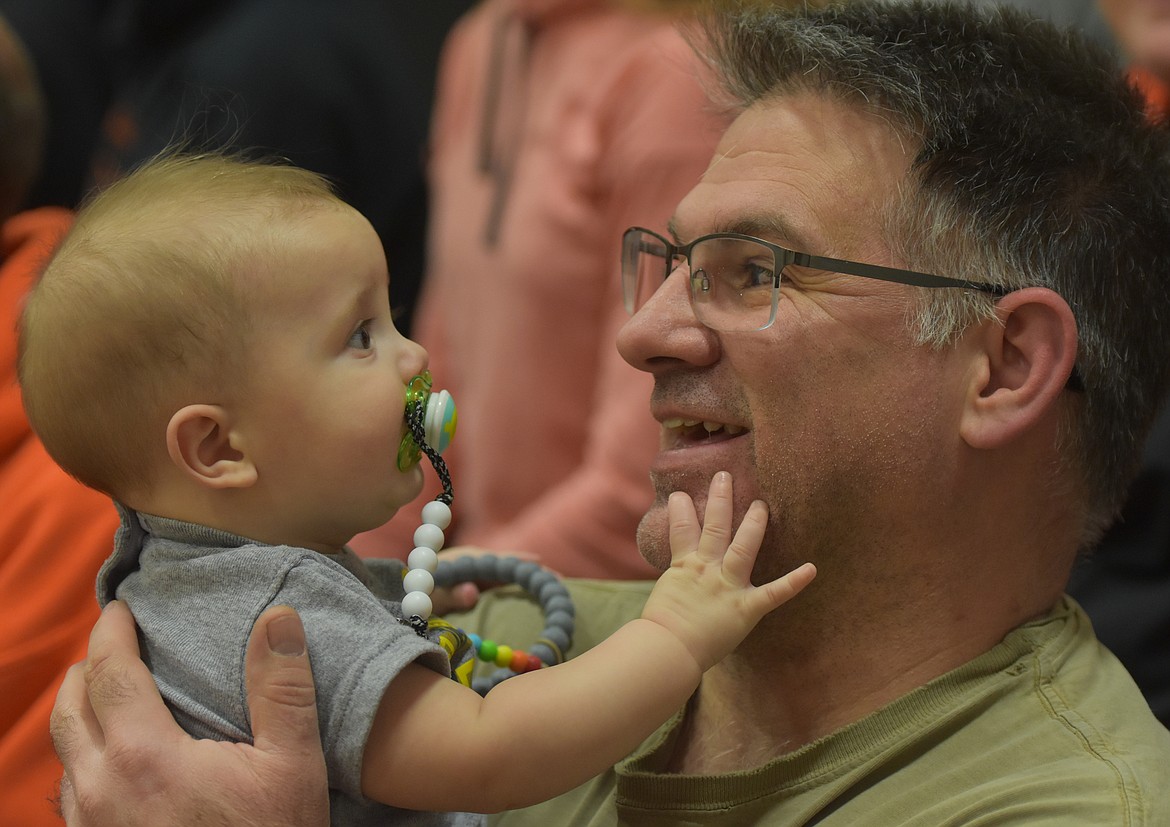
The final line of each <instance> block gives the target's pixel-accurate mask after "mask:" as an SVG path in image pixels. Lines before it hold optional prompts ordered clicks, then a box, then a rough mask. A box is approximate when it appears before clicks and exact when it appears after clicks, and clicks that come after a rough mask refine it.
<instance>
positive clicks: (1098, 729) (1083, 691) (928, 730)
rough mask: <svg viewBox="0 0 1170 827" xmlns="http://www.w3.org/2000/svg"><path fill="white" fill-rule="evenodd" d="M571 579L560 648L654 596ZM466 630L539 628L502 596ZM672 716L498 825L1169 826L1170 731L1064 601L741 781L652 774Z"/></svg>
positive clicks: (670, 735) (520, 637)
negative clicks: (603, 768)
mask: <svg viewBox="0 0 1170 827" xmlns="http://www.w3.org/2000/svg"><path fill="white" fill-rule="evenodd" d="M567 585H568V586H569V588H570V591H571V593H572V594H573V597H574V600H575V601H576V605H577V632H576V635H575V637H574V648H573V650H571V651H581V650H583V649H585V648H588V647H589V646H591V645H592V644H594V643H596V642H597V641H599V640H601V639H603V638H604V637H605V636H606V635H608V634H609V633H610V632H611V631H612V630H613V629H615V628H617V627H618V626H619V625H621V624H622V623H623V622H625V621H626V620H629V619H630V618H632V617H636V616H637V614H638V612H639V610H640V608H641V605H642V603H643V602H644V601H645V598H646V595H647V594H648V593H649V589H650V584H648V583H619V582H606V581H585V580H579V581H572V580H570V581H567ZM461 622H462V623H466V624H469V625H470V626H474V624H480V625H481V627H482V629H481V633H482V634H484V635H485V636H490V637H493V639H497V640H500V641H501V642H509V643H514V644H515V645H520V646H523V645H525V644H526V643H530V642H531V639H532V638H533V637H534V636H535V635H536V634H537V633H538V632H539V630H540V627H541V622H540V615H539V612H538V611H537V609H536V607H535V606H534V605H529V604H527V603H526V602H525V601H524V600H523V599H518V598H514V597H509V596H508V593H507V592H504V593H503V594H501V595H496V596H491V597H488V598H486V599H485V600H484V601H483V605H482V606H481V607H480V608H479V609H477V611H476V612H475V613H474V614H473V615H472V616H471V617H469V618H466V619H465V620H463V621H461ZM465 628H469V626H465ZM472 630H473V631H474V630H475V629H472ZM636 687H637V681H636V677H633V676H632V678H631V691H636ZM616 702H619V703H620V699H616ZM679 720H680V718H676V719H675V720H674V721H672V722H670V723H668V724H667V725H666V726H664V727H663V728H662V729H661V730H660V731H659V732H658V733H656V734H655V735H654V736H652V737H651V738H650V739H649V740H648V741H647V742H646V743H645V744H643V746H642V747H641V748H640V749H639V750H637V751H635V753H634V755H633V756H631V757H630V758H628V759H626V760H625V761H623V762H621V763H619V764H618V765H617V766H616V767H615V768H614V769H613V770H611V771H609V772H606V773H604V774H603V775H601V776H599V777H597V778H596V779H594V780H593V781H591V782H589V783H587V784H585V785H583V786H581V787H579V788H577V789H576V790H573V791H571V792H569V793H566V794H565V795H562V796H560V797H559V798H556V799H553V800H552V801H549V802H545V803H544V804H539V805H536V806H534V807H529V808H527V809H524V810H516V811H512V812H508V813H502V814H500V815H499V816H496V817H495V818H494V819H493V823H494V824H497V825H502V826H503V827H527V826H528V825H532V827H546V826H547V825H590V826H593V825H617V824H622V825H708V824H721V825H747V824H761V825H806V824H816V825H820V826H821V827H835V826H836V827H844V826H845V825H847V826H848V827H866V826H872V827H940V825H960V824H962V825H1053V826H1054V827H1055V825H1060V827H1070V826H1071V827H1076V825H1094V827H1099V825H1110V827H1112V826H1113V825H1119V826H1121V825H1135V826H1140V827H1145V826H1147V825H1150V826H1152V825H1159V827H1161V825H1170V733H1168V732H1167V730H1166V729H1165V728H1164V727H1163V726H1162V725H1161V724H1160V723H1158V721H1157V719H1155V718H1154V716H1153V714H1152V713H1151V712H1150V710H1149V707H1148V705H1147V704H1146V702H1145V700H1144V699H1143V697H1142V695H1141V693H1140V692H1139V691H1138V689H1137V687H1136V686H1135V685H1134V683H1133V681H1132V680H1131V679H1130V677H1129V675H1128V674H1127V673H1126V671H1125V669H1124V668H1123V667H1122V666H1121V664H1120V663H1119V662H1118V661H1117V659H1116V658H1114V657H1113V655H1112V654H1110V653H1109V651H1108V650H1106V649H1105V648H1104V647H1103V646H1101V644H1100V643H1099V642H1098V641H1097V639H1096V637H1095V636H1094V634H1093V631H1092V627H1091V625H1090V623H1089V619H1088V618H1087V617H1086V616H1085V614H1084V612H1083V611H1081V609H1080V607H1079V606H1077V605H1076V603H1075V602H1074V601H1073V600H1072V599H1070V598H1065V599H1064V600H1063V601H1062V602H1061V603H1060V604H1059V605H1058V606H1057V607H1056V608H1055V609H1054V610H1053V611H1052V612H1051V613H1050V614H1049V615H1047V616H1046V617H1044V618H1041V619H1039V620H1036V621H1033V622H1030V623H1026V624H1024V625H1023V626H1021V627H1019V628H1018V629H1016V630H1014V631H1013V632H1011V633H1010V634H1009V635H1008V636H1007V637H1006V638H1005V639H1004V640H1003V641H1002V642H1001V643H1000V644H999V645H997V646H996V647H994V648H993V649H991V650H990V651H988V652H986V653H984V654H983V655H981V656H980V657H978V658H976V659H975V660H973V661H971V662H970V663H968V664H966V665H965V666H962V667H960V668H958V669H956V670H954V671H953V672H949V673H947V674H945V675H943V676H941V677H939V678H937V679H935V680H933V681H931V682H930V683H928V684H926V685H925V686H922V687H920V688H918V689H916V690H915V691H913V692H911V693H910V694H908V695H906V696H904V697H902V698H901V699H899V700H897V701H895V702H893V703H891V704H889V705H888V706H886V707H884V708H882V709H880V710H878V711H877V712H874V713H873V714H871V715H869V716H868V717H866V718H864V719H862V720H860V721H857V722H856V723H854V724H851V725H849V726H846V727H844V728H843V729H840V730H838V731H837V732H834V733H833V734H831V735H829V736H827V737H825V738H823V739H821V740H819V741H816V742H814V743H812V744H809V745H807V746H805V747H803V748H801V749H799V750H797V751H796V752H793V753H791V754H788V755H785V756H784V757H782V758H779V759H777V760H775V761H772V762H769V763H767V764H765V765H763V766H760V767H758V768H756V769H753V770H750V771H747V772H740V773H734V774H730V775H720V776H682V775H677V774H668V773H664V772H661V771H660V770H659V767H661V766H662V765H663V764H664V762H665V761H666V760H667V758H668V757H669V755H670V750H671V746H672V744H673V739H674V737H675V734H676V733H677V731H678V724H679Z"/></svg>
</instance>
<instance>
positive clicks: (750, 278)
mask: <svg viewBox="0 0 1170 827" xmlns="http://www.w3.org/2000/svg"><path fill="white" fill-rule="evenodd" d="M743 269H744V276H745V278H744V285H743V286H744V287H745V288H747V287H771V286H772V282H773V280H774V278H775V276H774V274H773V273H772V268H771V267H770V266H767V267H766V266H764V265H762V264H748V265H747V266H745V267H744V268H743Z"/></svg>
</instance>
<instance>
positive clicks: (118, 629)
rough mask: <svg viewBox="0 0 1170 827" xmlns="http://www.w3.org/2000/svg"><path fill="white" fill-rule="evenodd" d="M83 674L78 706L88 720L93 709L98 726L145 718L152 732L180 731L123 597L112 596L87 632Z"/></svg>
mask: <svg viewBox="0 0 1170 827" xmlns="http://www.w3.org/2000/svg"><path fill="white" fill-rule="evenodd" d="M84 674H85V685H86V691H87V694H88V704H80V705H79V707H78V708H79V709H80V710H81V711H82V713H83V720H86V721H88V717H87V716H86V714H85V713H87V712H88V711H89V710H90V709H92V713H93V717H94V719H95V720H96V725H97V726H98V727H99V728H100V731H101V732H110V731H138V729H139V727H142V726H143V725H144V724H143V721H144V719H145V720H146V724H147V725H149V726H150V727H151V728H154V729H155V731H156V732H170V733H176V734H177V733H181V732H182V730H181V729H180V728H179V726H178V724H176V723H175V720H174V718H172V717H171V714H170V712H169V711H167V708H166V706H164V705H163V703H162V696H161V695H159V692H158V687H157V686H156V685H155V683H154V678H153V677H152V676H151V674H150V670H149V669H148V668H147V666H146V664H145V663H143V662H142V660H141V658H140V656H139V650H138V636H137V633H136V631H135V625H134V616H133V615H131V614H130V610H129V609H128V608H127V607H126V604H125V603H122V602H121V601H117V600H115V601H113V602H111V603H110V604H108V605H107V606H106V607H105V609H104V610H103V611H102V614H101V617H99V618H98V622H97V623H96V624H95V625H94V627H93V631H92V632H91V633H90V636H89V651H88V652H87V653H86V658H85V666H84ZM131 723H134V724H135V726H129V724H131Z"/></svg>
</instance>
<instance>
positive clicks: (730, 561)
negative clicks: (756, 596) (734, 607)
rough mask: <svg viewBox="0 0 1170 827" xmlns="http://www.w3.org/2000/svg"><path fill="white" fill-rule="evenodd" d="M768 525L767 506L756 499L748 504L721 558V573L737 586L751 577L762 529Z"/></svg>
mask: <svg viewBox="0 0 1170 827" xmlns="http://www.w3.org/2000/svg"><path fill="white" fill-rule="evenodd" d="M767 527H768V506H766V505H765V504H764V503H763V501H761V500H756V501H755V502H753V503H752V504H751V505H750V506H748V510H747V514H745V515H744V516H743V522H741V523H740V524H739V528H737V529H736V530H735V537H734V538H732V540H731V545H729V546H728V547H727V554H726V555H725V556H724V558H723V575H724V577H726V578H727V579H728V580H729V581H730V582H732V583H734V584H736V585H738V586H746V585H747V584H748V583H749V582H750V581H751V577H752V568H753V567H754V566H755V564H756V555H757V554H758V553H759V551H760V543H762V542H763V541H764V530H765V529H767Z"/></svg>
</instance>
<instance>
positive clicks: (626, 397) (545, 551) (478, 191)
mask: <svg viewBox="0 0 1170 827" xmlns="http://www.w3.org/2000/svg"><path fill="white" fill-rule="evenodd" d="M700 66H701V64H700V62H699V60H698V59H697V58H696V57H695V56H694V55H693V53H692V52H691V49H690V47H689V46H687V45H686V44H685V43H684V41H683V39H682V37H681V36H680V34H679V33H678V31H677V30H676V29H675V26H674V23H673V22H672V21H671V20H670V19H668V18H666V17H663V16H650V15H648V14H641V13H635V12H631V11H623V10H619V9H618V8H616V7H614V6H612V5H610V4H609V3H606V2H604V0H485V2H482V3H480V4H479V5H478V6H477V7H476V8H475V9H473V10H472V11H471V12H469V13H468V14H467V15H466V16H465V17H464V18H463V19H462V20H461V21H460V22H459V23H458V24H457V26H456V28H455V30H454V31H453V32H452V34H451V36H450V38H449V40H448V42H447V44H446V47H445V51H444V54H443V59H442V62H441V66H440V73H439V81H438V92H437V96H438V97H437V102H436V108H435V117H434V120H433V123H432V134H431V155H430V158H429V174H430V183H431V188H432V190H431V191H432V196H431V197H432V199H433V202H432V211H431V215H430V229H429V246H428V255H429V263H428V267H429V269H428V274H427V278H426V281H425V283H424V285H423V295H422V299H421V304H420V305H419V307H418V309H417V311H416V315H415V327H414V331H413V332H414V337H415V338H416V339H417V340H418V341H419V342H420V343H421V344H422V345H423V346H424V347H426V348H427V350H428V351H429V352H430V368H431V371H432V373H433V375H434V378H435V383H436V388H446V389H448V390H449V391H451V393H452V395H453V397H454V399H455V402H456V404H457V406H458V411H459V424H458V431H457V436H456V438H455V441H454V443H453V445H452V446H451V448H450V450H449V451H448V452H447V455H446V459H447V462H448V464H449V467H450V469H451V476H452V480H453V484H454V492H455V502H454V505H453V510H454V513H455V521H456V522H455V524H454V526H453V529H452V531H453V532H454V534H452V531H448V541H447V545H448V546H451V545H454V544H460V545H462V544H468V545H474V546H478V547H482V548H487V549H492V550H496V551H517V550H518V551H525V552H530V553H532V554H535V555H537V557H538V558H539V559H540V560H541V561H542V562H543V563H544V564H545V565H548V566H549V567H551V568H553V569H555V570H557V571H559V572H561V573H562V574H565V575H568V576H575V577H596V578H621V579H636V578H646V577H653V576H655V574H656V572H654V571H653V570H652V569H651V568H650V567H649V566H648V565H647V564H646V563H645V562H644V561H643V560H642V558H641V556H640V555H639V553H638V550H637V546H636V542H635V533H636V529H637V525H638V522H639V520H640V519H641V517H642V515H643V513H644V512H645V510H646V508H647V507H648V506H649V505H650V503H651V501H652V498H653V490H652V488H651V485H650V481H649V475H648V469H649V466H650V462H651V460H652V458H653V457H654V455H655V454H656V453H657V450H658V442H659V437H658V425H657V423H656V422H655V421H654V420H653V419H652V418H651V416H650V414H649V395H650V390H651V387H652V384H653V383H652V380H651V377H650V376H649V375H648V374H645V373H642V372H640V371H638V370H635V369H634V368H632V367H631V366H629V365H628V364H626V363H625V362H624V361H623V360H622V358H621V357H620V356H619V355H618V352H617V349H616V346H615V338H616V334H617V332H618V329H619V328H620V327H621V326H622V324H623V323H624V322H625V320H626V319H627V314H626V312H625V310H624V308H623V307H622V303H621V286H620V265H619V248H620V240H621V234H622V232H623V231H624V230H625V229H626V228H627V227H629V226H631V225H634V224H637V225H641V226H645V227H649V228H651V229H656V230H658V231H660V232H661V231H664V230H665V226H666V222H667V221H668V220H669V218H670V217H671V215H672V214H673V212H674V208H675V206H676V205H677V204H678V202H679V200H680V199H681V198H682V196H683V195H685V194H686V193H687V192H688V191H689V190H690V189H691V188H692V187H693V186H694V185H695V183H696V182H697V180H698V179H699V177H700V175H701V174H702V173H703V171H704V170H705V169H706V167H707V164H708V162H709V161H710V159H711V155H712V152H713V150H714V147H715V144H716V142H717V141H718V138H719V135H720V133H721V132H722V130H723V128H724V127H725V126H726V124H727V122H728V121H727V119H726V118H725V117H723V116H720V115H717V114H716V113H715V111H714V107H713V106H712V105H711V104H710V103H709V102H708V101H707V97H706V94H705V91H704V90H705V87H704V85H703V82H702V81H701V79H700V77H701V71H702V70H701V68H700ZM390 277H391V278H392V279H393V277H394V274H393V273H391V274H390ZM424 465H426V462H425V460H424ZM426 471H427V487H426V489H425V490H424V492H423V495H422V496H420V497H419V498H418V500H416V501H415V502H414V503H412V504H411V505H409V506H407V507H405V508H403V509H402V510H401V511H400V512H399V514H398V516H397V517H395V518H394V519H393V520H392V521H391V522H390V523H389V524H388V525H387V526H385V527H384V528H382V529H379V530H378V531H376V532H371V533H370V534H366V535H362V536H361V537H359V538H357V539H355V541H354V543H353V547H354V548H355V549H356V550H358V551H359V552H361V553H364V554H368V555H379V556H394V557H404V556H405V555H406V554H408V553H409V551H410V549H411V548H412V547H413V542H412V541H411V537H412V535H413V532H414V530H415V528H416V527H417V526H418V524H419V511H420V509H421V506H422V505H423V504H424V503H425V502H427V501H428V500H430V499H432V498H433V497H434V496H435V494H436V493H438V492H439V491H440V490H441V489H440V487H439V485H438V482H437V479H436V477H435V475H434V474H433V473H432V472H431V469H430V468H429V467H427V469H426Z"/></svg>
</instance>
